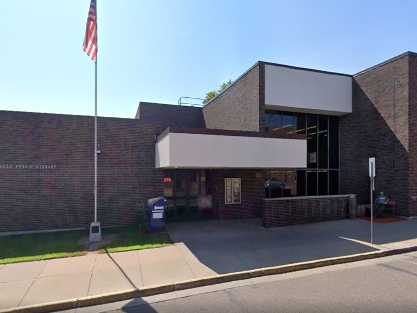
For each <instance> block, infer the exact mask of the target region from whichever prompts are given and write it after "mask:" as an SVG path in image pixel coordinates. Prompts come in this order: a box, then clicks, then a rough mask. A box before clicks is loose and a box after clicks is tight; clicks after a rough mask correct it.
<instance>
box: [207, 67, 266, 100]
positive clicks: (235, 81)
mask: <svg viewBox="0 0 417 313" xmlns="http://www.w3.org/2000/svg"><path fill="white" fill-rule="evenodd" d="M260 63H262V62H260V61H258V62H256V63H255V64H254V65H252V66H251V67H250V68H249V69H247V70H246V71H245V72H244V73H243V74H242V75H240V76H239V77H238V78H236V79H235V80H234V81H233V82H232V84H231V85H230V86H228V87H227V88H226V89H225V90H223V91H222V92H221V93H219V94H218V95H216V96H215V97H214V98H213V99H211V100H210V101H209V102H207V103H206V104H205V105H203V106H202V108H205V107H206V106H207V105H209V104H210V103H212V102H213V101H214V100H216V99H217V98H220V97H221V96H223V94H224V93H225V92H226V91H227V90H229V89H230V88H231V87H232V86H234V85H235V84H237V83H238V82H239V81H240V80H241V79H242V78H243V77H245V76H246V75H248V74H249V72H250V71H252V70H253V69H254V68H255V67H257V66H258V65H259V64H260Z"/></svg>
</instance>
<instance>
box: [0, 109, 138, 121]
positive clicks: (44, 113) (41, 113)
mask: <svg viewBox="0 0 417 313" xmlns="http://www.w3.org/2000/svg"><path fill="white" fill-rule="evenodd" d="M1 113H18V114H36V115H54V116H57V115H60V116H66V117H88V118H94V115H81V114H64V113H48V112H32V111H13V110H0V114H1ZM97 117H98V118H112V119H121V120H135V118H130V117H115V116H97Z"/></svg>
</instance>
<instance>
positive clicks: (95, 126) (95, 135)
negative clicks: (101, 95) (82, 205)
mask: <svg viewBox="0 0 417 313" xmlns="http://www.w3.org/2000/svg"><path fill="white" fill-rule="evenodd" d="M94 81H95V83H94V223H97V56H96V61H95V62H94Z"/></svg>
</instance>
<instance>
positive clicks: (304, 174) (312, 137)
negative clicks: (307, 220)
mask: <svg viewBox="0 0 417 313" xmlns="http://www.w3.org/2000/svg"><path fill="white" fill-rule="evenodd" d="M265 130H267V131H273V130H286V131H287V132H288V133H297V134H302V135H305V136H306V139H307V170H305V169H298V170H297V174H296V176H297V181H296V183H295V185H296V194H297V195H298V196H306V195H307V196H313V195H328V194H338V193H339V180H340V177H339V175H340V174H339V119H338V117H336V116H328V115H318V114H305V113H292V112H280V111H272V110H267V111H266V112H265ZM291 195H292V193H291Z"/></svg>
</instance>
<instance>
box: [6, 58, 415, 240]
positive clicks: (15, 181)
mask: <svg viewBox="0 0 417 313" xmlns="http://www.w3.org/2000/svg"><path fill="white" fill-rule="evenodd" d="M93 127H94V119H93V117H90V116H76V115H61V114H45V113H26V112H11V111H0V139H1V140H0V232H10V231H27V230H45V229H63V228H86V227H88V226H89V223H90V222H91V220H92V218H93V216H92V215H93V207H94V195H93V167H94V158H93V154H94V151H93V150H94V149H93V141H94V137H93ZM98 135H99V138H98V142H99V150H100V155H99V161H98V173H99V176H98V216H99V220H100V221H101V223H102V225H103V226H104V227H106V226H118V225H128V224H134V223H137V220H138V217H139V216H140V215H141V212H143V210H144V207H145V204H146V200H147V199H149V198H152V197H156V196H160V195H164V196H165V197H167V199H168V201H169V211H168V216H169V218H171V219H181V218H188V217H190V216H194V215H199V216H203V217H207V218H208V217H211V218H248V217H257V216H259V217H263V223H264V225H265V226H273V225H287V224H293V223H305V222H311V221H317V220H326V219H334V218H344V217H346V216H347V214H348V211H349V209H350V207H349V199H350V197H351V196H350V195H352V194H354V195H356V196H357V201H358V203H360V204H366V203H368V202H369V177H368V158H369V157H370V156H374V157H376V191H377V192H380V191H383V192H384V193H385V194H386V195H388V196H389V197H390V198H392V199H393V200H394V201H395V203H396V214H398V215H406V216H410V215H417V141H416V140H415V138H416V136H417V54H415V53H412V52H407V53H404V54H402V55H399V56H397V57H395V58H392V59H390V60H388V61H386V62H383V63H381V64H378V65H376V66H374V67H371V68H369V69H366V70H364V71H362V72H360V73H358V74H355V75H347V74H341V73H333V72H326V71H320V70H312V69H305V68H299V67H292V66H287V65H280V64H274V63H267V62H257V63H256V64H255V65H254V66H253V67H251V68H250V69H249V70H248V71H247V72H246V73H244V74H243V75H242V76H241V77H239V78H238V79H237V80H236V81H235V82H234V83H233V84H232V85H231V86H230V87H229V88H228V89H226V90H225V91H224V92H223V93H221V94H220V95H218V96H217V97H216V98H214V99H213V100H212V101H210V102H209V103H208V104H206V105H205V106H204V107H192V106H178V105H167V104H159V103H144V102H141V103H140V104H139V107H138V111H137V114H136V116H135V118H132V119H122V118H107V117H100V118H99V119H98Z"/></svg>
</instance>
